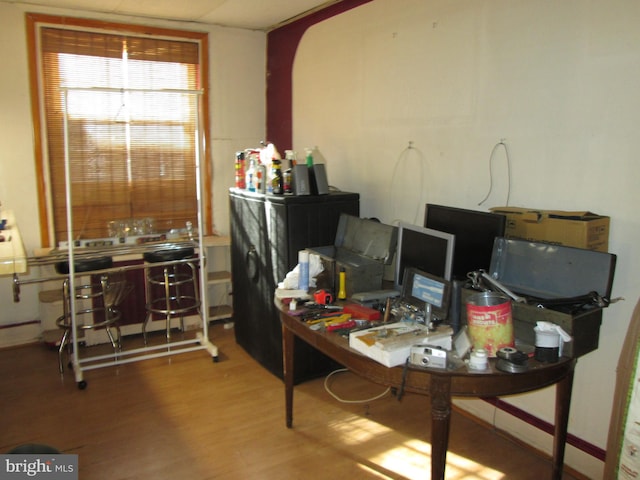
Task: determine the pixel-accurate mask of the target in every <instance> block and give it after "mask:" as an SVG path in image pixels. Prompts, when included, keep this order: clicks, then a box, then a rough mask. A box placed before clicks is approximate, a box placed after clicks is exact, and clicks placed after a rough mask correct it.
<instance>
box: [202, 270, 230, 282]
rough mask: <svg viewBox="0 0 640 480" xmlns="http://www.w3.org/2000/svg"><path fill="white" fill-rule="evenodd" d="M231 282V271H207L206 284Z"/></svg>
mask: <svg viewBox="0 0 640 480" xmlns="http://www.w3.org/2000/svg"><path fill="white" fill-rule="evenodd" d="M229 282H231V272H227V271H219V272H207V284H208V285H217V284H221V283H229Z"/></svg>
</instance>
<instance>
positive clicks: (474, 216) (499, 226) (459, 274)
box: [424, 203, 507, 280]
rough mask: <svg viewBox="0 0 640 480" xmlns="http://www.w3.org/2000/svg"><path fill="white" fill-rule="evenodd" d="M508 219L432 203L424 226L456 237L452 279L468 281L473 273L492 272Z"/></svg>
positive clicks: (425, 215)
mask: <svg viewBox="0 0 640 480" xmlns="http://www.w3.org/2000/svg"><path fill="white" fill-rule="evenodd" d="M506 219H507V217H505V216H504V215H500V214H497V213H489V212H479V211H476V210H466V209H464V208H456V207H448V206H443V205H433V204H429V203H428V204H427V205H426V207H425V214H424V226H425V227H426V228H432V229H435V230H440V231H443V232H448V233H452V234H454V235H455V236H456V245H455V249H454V252H453V270H452V278H453V279H454V280H465V279H466V278H467V273H469V272H473V271H476V270H488V269H489V266H490V265H491V252H492V251H493V243H494V241H495V239H496V237H502V236H504V229H505V225H506Z"/></svg>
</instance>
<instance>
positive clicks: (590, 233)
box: [491, 207, 610, 252]
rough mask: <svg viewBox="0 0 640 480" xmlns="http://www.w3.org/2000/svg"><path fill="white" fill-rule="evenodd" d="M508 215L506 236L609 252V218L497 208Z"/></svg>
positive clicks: (518, 208) (583, 214)
mask: <svg viewBox="0 0 640 480" xmlns="http://www.w3.org/2000/svg"><path fill="white" fill-rule="evenodd" d="M491 211H492V212H493V213H499V214H502V215H505V216H506V217H507V225H506V229H505V236H506V237H509V238H520V239H523V240H529V241H534V242H546V243H554V244H557V245H565V246H569V247H578V248H586V249H589V250H598V251H600V252H607V251H608V250H609V223H610V219H609V217H605V216H602V215H597V214H595V213H591V212H566V211H561V210H536V209H531V208H521V207H494V208H492V209H491Z"/></svg>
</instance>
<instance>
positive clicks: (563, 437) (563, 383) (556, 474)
mask: <svg viewBox="0 0 640 480" xmlns="http://www.w3.org/2000/svg"><path fill="white" fill-rule="evenodd" d="M572 389H573V369H571V371H569V373H568V374H567V376H566V377H565V378H563V379H562V380H560V381H559V382H558V383H557V384H556V412H555V428H554V435H553V475H552V478H553V479H557V480H559V479H561V478H562V467H563V465H564V449H565V444H566V442H567V425H568V424H569V407H570V406H571V391H572Z"/></svg>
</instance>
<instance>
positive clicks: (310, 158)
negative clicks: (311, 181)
mask: <svg viewBox="0 0 640 480" xmlns="http://www.w3.org/2000/svg"><path fill="white" fill-rule="evenodd" d="M304 150H305V153H306V155H307V157H306V159H307V167H309V168H311V167H313V149H311V148H305V149H304Z"/></svg>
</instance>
